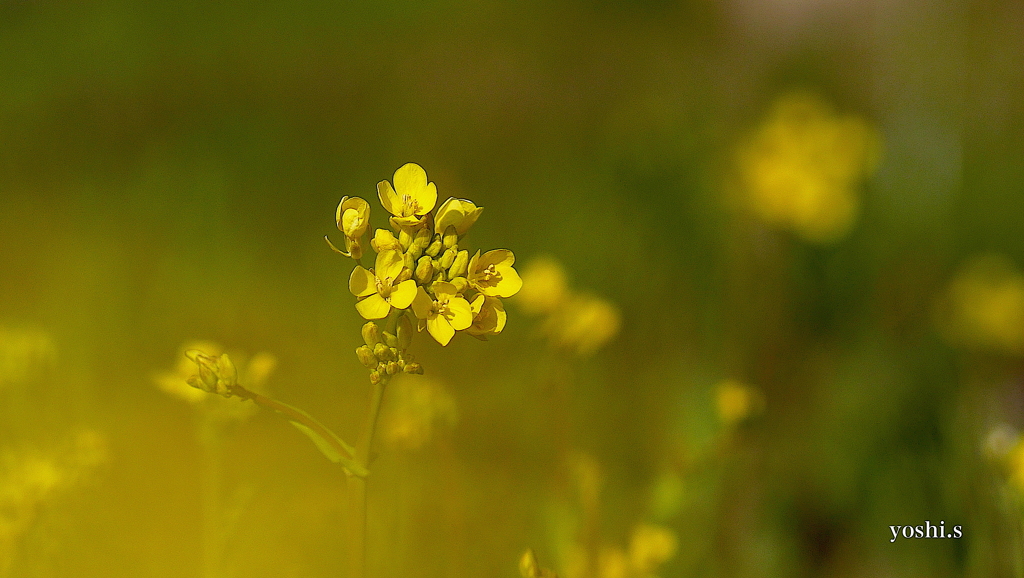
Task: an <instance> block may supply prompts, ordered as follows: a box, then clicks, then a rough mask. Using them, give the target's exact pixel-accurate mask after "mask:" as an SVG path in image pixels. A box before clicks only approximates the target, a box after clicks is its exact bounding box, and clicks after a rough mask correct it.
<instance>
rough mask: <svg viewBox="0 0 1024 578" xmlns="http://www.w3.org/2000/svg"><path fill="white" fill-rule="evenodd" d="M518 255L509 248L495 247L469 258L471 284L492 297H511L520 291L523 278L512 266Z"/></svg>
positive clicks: (478, 252)
mask: <svg viewBox="0 0 1024 578" xmlns="http://www.w3.org/2000/svg"><path fill="white" fill-rule="evenodd" d="M515 261H516V257H515V255H513V254H512V251H509V250H508V249H494V250H491V251H488V252H486V253H484V254H483V255H481V254H480V251H477V252H476V254H475V255H473V258H472V259H470V260H469V276H468V279H469V284H470V286H471V287H473V288H474V289H476V290H477V291H479V292H481V293H483V294H484V295H489V296H491V297H511V296H513V295H515V294H516V293H518V292H519V289H521V288H522V286H523V280H522V279H521V278H520V277H519V273H516V270H515V269H513V268H512V264H513V263H515Z"/></svg>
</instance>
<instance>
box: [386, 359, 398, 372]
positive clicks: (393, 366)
mask: <svg viewBox="0 0 1024 578" xmlns="http://www.w3.org/2000/svg"><path fill="white" fill-rule="evenodd" d="M399 371H400V368H399V367H398V362H396V361H389V362H388V365H387V373H388V375H394V374H396V373H398V372H399Z"/></svg>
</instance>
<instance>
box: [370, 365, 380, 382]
mask: <svg viewBox="0 0 1024 578" xmlns="http://www.w3.org/2000/svg"><path fill="white" fill-rule="evenodd" d="M380 379H381V377H380V372H379V371H377V370H376V369H374V370H373V371H371V372H370V383H372V384H373V385H377V384H378V383H380Z"/></svg>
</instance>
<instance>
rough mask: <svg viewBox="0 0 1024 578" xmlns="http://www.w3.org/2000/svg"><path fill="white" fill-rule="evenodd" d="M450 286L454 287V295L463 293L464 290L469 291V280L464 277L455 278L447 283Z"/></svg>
mask: <svg viewBox="0 0 1024 578" xmlns="http://www.w3.org/2000/svg"><path fill="white" fill-rule="evenodd" d="M449 283H451V284H452V285H455V292H456V293H465V292H466V289H469V279H466V278H465V277H456V278H454V279H452V280H451V281H449Z"/></svg>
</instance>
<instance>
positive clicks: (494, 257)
mask: <svg viewBox="0 0 1024 578" xmlns="http://www.w3.org/2000/svg"><path fill="white" fill-rule="evenodd" d="M515 262H516V256H515V255H513V254H512V251H509V250H508V249H493V250H491V251H488V252H486V253H484V254H483V255H481V256H480V261H479V267H480V268H484V267H486V266H488V265H494V266H495V268H499V267H504V266H506V265H508V266H511V265H512V264H513V263H515Z"/></svg>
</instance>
